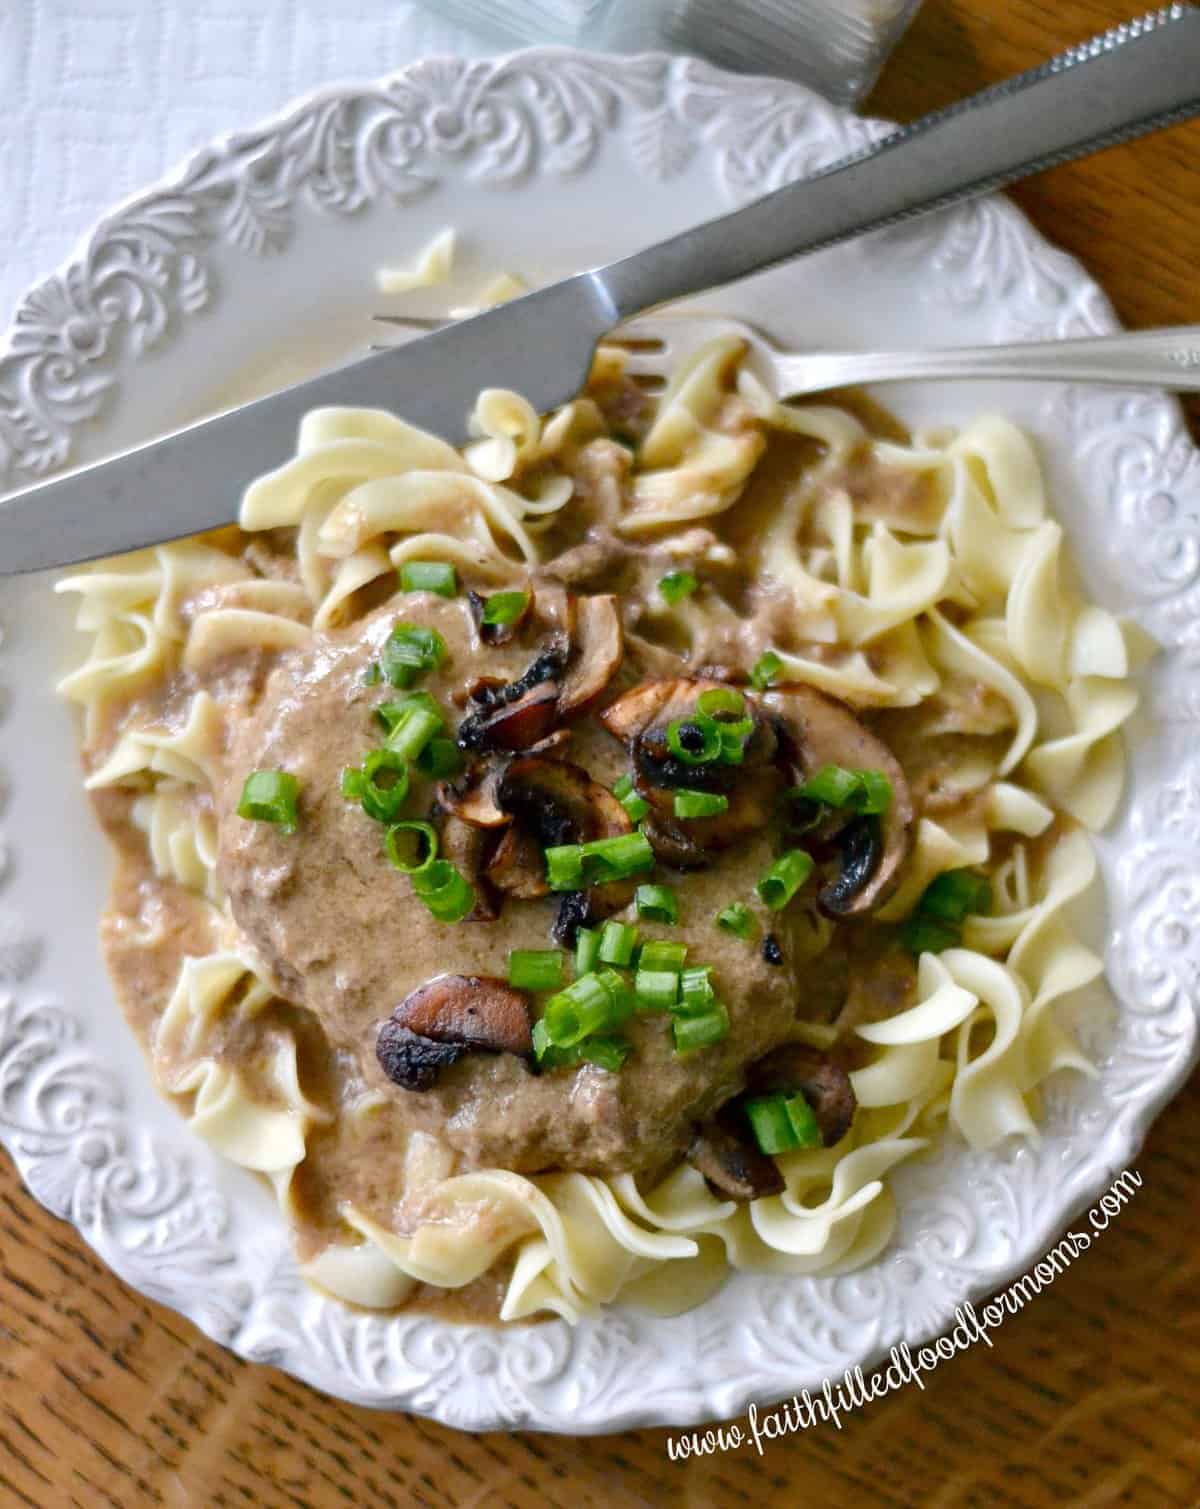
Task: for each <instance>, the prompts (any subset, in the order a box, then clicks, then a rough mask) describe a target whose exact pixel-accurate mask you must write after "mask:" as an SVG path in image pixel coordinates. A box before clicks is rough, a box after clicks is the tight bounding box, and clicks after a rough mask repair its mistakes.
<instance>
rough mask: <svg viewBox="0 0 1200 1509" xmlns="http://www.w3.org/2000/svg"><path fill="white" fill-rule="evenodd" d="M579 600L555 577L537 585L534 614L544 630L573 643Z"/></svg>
mask: <svg viewBox="0 0 1200 1509" xmlns="http://www.w3.org/2000/svg"><path fill="white" fill-rule="evenodd" d="M577 605H578V599H577V598H576V597H575V594H574V593H573V592H568V591H567V588H566V585H565V584H564V583H563V582H561V581H558V580H556V579H555V578H553V577H547V578H546V579H545V580H543V581H540V582H538V583H536V585H535V586H534V589H533V612H534V616H535V617H536V618H537V621H538V623H540V624H541V625H542V626H543V627H544V628H546V629H548V630H549V631H550V632H551V633H552V634H554V635H555V636H556V637H561V638H563V639H565V640H566V641H567V643H568V644H570V643H571V641H572V639H573V638H574V635H575V614H576V610H577Z"/></svg>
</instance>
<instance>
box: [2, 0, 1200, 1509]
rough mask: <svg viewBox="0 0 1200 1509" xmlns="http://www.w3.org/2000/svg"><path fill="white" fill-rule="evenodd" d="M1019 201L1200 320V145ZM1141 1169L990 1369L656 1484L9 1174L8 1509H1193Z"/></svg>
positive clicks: (646, 1453)
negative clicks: (77, 1217)
mask: <svg viewBox="0 0 1200 1509" xmlns="http://www.w3.org/2000/svg"><path fill="white" fill-rule="evenodd" d="M1138 3H1139V0H1058V3H1056V4H1048V3H1044V0H926V4H925V8H924V10H923V12H922V14H921V16H920V18H919V19H918V21H917V23H916V25H915V26H914V27H913V29H912V31H911V33H910V34H909V36H908V37H907V38H906V40H905V41H904V43H903V44H902V46H901V47H900V49H899V50H898V52H897V54H896V56H895V57H894V59H893V60H892V62H891V64H890V65H889V68H888V71H887V75H886V77H885V79H884V81H883V83H882V84H881V86H880V88H879V89H878V90H877V91H876V93H875V95H874V97H873V99H872V100H871V107H872V108H873V109H874V110H875V111H876V113H879V114H883V115H890V116H894V117H896V118H899V119H901V120H904V119H909V118H911V117H913V116H915V115H918V114H921V113H923V112H924V111H926V110H929V109H933V108H935V107H937V106H940V105H943V104H945V103H947V102H948V101H950V100H952V99H954V98H956V97H957V96H959V95H961V94H964V93H967V92H969V91H971V90H974V89H977V88H980V87H982V86H983V85H986V84H990V83H992V82H994V81H995V80H997V79H999V78H1002V77H1003V76H1005V75H1006V74H1009V73H1012V72H1015V71H1017V70H1018V69H1022V68H1026V67H1029V66H1030V65H1031V64H1033V63H1036V62H1038V61H1040V60H1042V59H1043V58H1044V57H1045V56H1046V55H1047V54H1048V53H1050V52H1053V51H1056V50H1058V49H1059V48H1061V47H1063V46H1065V45H1067V44H1068V43H1071V42H1075V41H1078V40H1080V39H1082V38H1084V37H1086V36H1088V35H1090V34H1091V33H1093V32H1097V31H1100V30H1102V29H1103V28H1105V27H1107V26H1109V25H1112V24H1113V23H1114V22H1117V21H1119V20H1122V19H1124V18H1125V16H1127V15H1128V14H1129V13H1130V11H1132V10H1134V9H1136V7H1137V5H1138ZM1141 3H1147V0H1141ZM1016 198H1017V199H1018V201H1019V202H1020V204H1021V205H1022V207H1023V208H1024V209H1025V210H1026V211H1027V212H1028V213H1029V214H1030V216H1031V217H1032V218H1033V219H1034V220H1035V221H1036V222H1037V224H1038V225H1039V226H1041V227H1042V228H1043V230H1045V231H1046V232H1047V234H1048V235H1049V236H1050V237H1052V238H1053V239H1054V240H1055V241H1057V242H1058V243H1059V244H1060V245H1062V246H1064V247H1066V248H1067V249H1068V250H1070V251H1072V252H1074V253H1075V254H1076V255H1077V256H1079V257H1080V258H1081V259H1082V260H1083V261H1084V262H1085V263H1086V264H1087V265H1088V267H1089V268H1090V269H1091V271H1092V272H1093V273H1094V274H1095V275H1096V277H1097V278H1098V279H1099V280H1100V281H1101V282H1102V283H1103V284H1104V285H1105V287H1106V288H1107V289H1108V290H1109V292H1110V293H1111V295H1112V297H1113V299H1114V301H1115V303H1116V306H1117V309H1118V310H1119V312H1120V314H1121V316H1122V318H1123V319H1124V320H1125V321H1126V322H1127V323H1128V324H1130V325H1156V324H1167V323H1170V322H1177V321H1185V320H1187V321H1193V322H1197V321H1200V283H1198V280H1197V271H1198V267H1200V125H1197V124H1193V125H1190V126H1187V127H1183V128H1177V129H1175V130H1174V131H1172V132H1170V133H1168V134H1166V135H1163V136H1159V137H1157V138H1155V139H1153V140H1150V141H1145V142H1140V143H1137V144H1135V145H1133V146H1129V147H1124V148H1120V149H1117V150H1115V151H1112V152H1109V153H1107V154H1105V155H1104V156H1103V157H1101V158H1099V159H1096V160H1093V161H1091V162H1087V163H1083V164H1078V165H1074V166H1070V167H1066V168H1061V169H1059V170H1058V171H1056V172H1054V173H1050V174H1047V175H1045V176H1044V177H1042V178H1039V179H1038V180H1037V181H1036V182H1034V183H1032V184H1030V185H1028V186H1026V187H1024V188H1022V189H1019V190H1018V191H1017V194H1016ZM1191 413H1192V417H1193V419H1194V420H1196V419H1200V406H1196V405H1193V407H1192V410H1191ZM1137 1168H1138V1170H1139V1171H1140V1173H1141V1175H1142V1177H1143V1180H1144V1183H1143V1187H1142V1189H1141V1191H1140V1192H1139V1193H1138V1194H1137V1196H1136V1198H1135V1200H1134V1201H1133V1204H1132V1205H1131V1206H1130V1208H1129V1209H1127V1210H1126V1211H1125V1212H1124V1213H1123V1214H1122V1215H1121V1217H1120V1218H1119V1219H1118V1220H1116V1221H1115V1222H1114V1223H1113V1225H1112V1227H1111V1228H1110V1230H1109V1231H1108V1232H1107V1233H1106V1235H1105V1237H1104V1240H1103V1241H1098V1242H1097V1243H1095V1244H1094V1246H1093V1247H1092V1249H1091V1250H1090V1251H1089V1252H1088V1253H1087V1254H1086V1255H1085V1256H1084V1257H1082V1258H1081V1259H1080V1261H1079V1262H1077V1263H1076V1264H1075V1265H1074V1266H1073V1267H1071V1268H1070V1270H1069V1271H1068V1272H1067V1273H1066V1274H1065V1275H1064V1276H1062V1277H1060V1278H1059V1279H1058V1280H1057V1281H1056V1283H1055V1284H1054V1288H1053V1291H1052V1292H1051V1293H1049V1294H1046V1295H1043V1296H1042V1297H1041V1298H1039V1299H1037V1300H1035V1301H1034V1302H1033V1303H1031V1304H1030V1305H1028V1306H1027V1307H1026V1308H1025V1309H1024V1310H1023V1311H1022V1312H1021V1314H1020V1315H1018V1316H1017V1317H1015V1318H1011V1319H1008V1320H1007V1321H1006V1322H1005V1324H1004V1326H1003V1327H1002V1329H1001V1331H1000V1332H999V1333H998V1334H997V1336H996V1345H995V1348H994V1350H991V1351H989V1350H987V1349H986V1348H985V1347H982V1346H977V1347H975V1348H974V1349H972V1350H971V1351H969V1352H967V1353H965V1354H964V1355H961V1356H959V1357H957V1358H955V1360H954V1361H953V1362H952V1363H950V1364H949V1365H946V1366H944V1367H942V1368H939V1369H938V1371H937V1372H936V1373H935V1374H934V1375H933V1376H932V1378H931V1379H930V1381H929V1383H928V1387H927V1390H926V1391H925V1392H924V1393H921V1392H919V1391H918V1390H917V1389H916V1388H914V1387H911V1386H910V1387H908V1388H906V1389H903V1390H901V1391H899V1392H897V1393H893V1394H890V1395H888V1396H886V1397H885V1398H884V1399H883V1400H881V1401H878V1402H876V1403H874V1404H871V1405H869V1406H868V1407H867V1408H865V1409H864V1410H861V1411H859V1412H858V1413H857V1414H856V1415H855V1416H854V1417H853V1418H851V1419H849V1420H847V1422H846V1423H845V1427H844V1429H842V1430H841V1431H840V1432H839V1431H836V1430H834V1429H833V1427H832V1426H827V1427H820V1428H815V1429H813V1430H811V1431H807V1432H805V1433H803V1434H801V1435H797V1436H793V1437H789V1438H787V1439H785V1440H784V1441H781V1442H777V1443H776V1444H774V1445H768V1446H767V1448H766V1452H765V1455H764V1456H763V1457H761V1458H759V1457H758V1456H756V1455H755V1453H754V1452H753V1450H752V1449H748V1448H744V1449H743V1450H742V1451H740V1452H737V1453H733V1454H730V1455H721V1456H717V1457H710V1458H706V1459H702V1460H700V1461H695V1462H691V1463H687V1464H673V1463H670V1462H669V1461H668V1460H667V1455H666V1447H665V1433H664V1432H662V1431H657V1430H648V1431H635V1432H631V1433H629V1434H626V1435H621V1436H612V1437H608V1438H600V1439H590V1440H588V1439H585V1440H570V1439H565V1438H558V1437H547V1436H536V1435H489V1436H478V1437H472V1436H465V1435H460V1434H457V1433H456V1432H454V1431H451V1430H444V1429H442V1428H440V1427H438V1426H435V1425H429V1424H426V1423H425V1422H424V1421H421V1420H413V1419H409V1418H407V1417H404V1416H398V1417H397V1416H385V1415H380V1414H376V1413H373V1412H371V1411H370V1410H364V1409H355V1408H352V1407H350V1406H349V1405H345V1404H338V1403H335V1402H334V1401H332V1400H329V1399H325V1398H322V1397H320V1396H318V1395H317V1394H314V1393H312V1392H311V1391H310V1390H309V1389H307V1388H305V1387H304V1386H303V1385H301V1384H298V1383H294V1382H292V1381H291V1380H290V1379H288V1378H285V1377H283V1376H282V1375H281V1374H279V1373H276V1372H274V1371H273V1370H272V1369H270V1368H266V1367H257V1366H249V1365H247V1364H245V1363H242V1362H238V1361H236V1360H235V1359H234V1358H233V1357H231V1356H229V1355H228V1353H226V1352H224V1351H222V1350H221V1348H219V1347H217V1346H214V1345H213V1344H212V1343H211V1342H208V1341H206V1340H204V1338H203V1337H201V1336H200V1335H199V1333H198V1332H197V1331H195V1330H194V1329H193V1328H192V1327H191V1326H190V1325H189V1324H188V1323H187V1322H186V1321H183V1320H181V1319H180V1318H179V1317H178V1316H176V1315H174V1314H173V1313H172V1312H171V1311H170V1310H165V1309H163V1308H161V1307H160V1306H158V1305H154V1304H150V1303H147V1301H145V1300H143V1299H141V1298H140V1297H139V1296H138V1295H136V1294H133V1293H131V1292H130V1291H129V1290H128V1289H126V1288H125V1287H124V1285H122V1284H121V1283H119V1282H118V1281H117V1280H116V1279H114V1278H112V1277H111V1276H110V1275H109V1273H108V1272H107V1271H106V1270H105V1269H104V1268H103V1267H102V1266H101V1265H100V1264H99V1263H98V1262H97V1261H96V1259H95V1258H94V1257H93V1256H92V1255H91V1253H90V1252H89V1251H88V1250H87V1248H86V1247H85V1246H84V1244H83V1243H82V1242H81V1241H80V1239H79V1238H78V1237H77V1236H76V1235H75V1233H74V1231H73V1230H72V1229H71V1228H70V1227H67V1226H65V1225H62V1224H61V1223H60V1222H58V1221H55V1220H53V1219H52V1218H51V1217H50V1216H48V1215H47V1214H46V1213H45V1212H44V1211H43V1210H42V1208H41V1207H40V1206H39V1205H38V1204H37V1203H36V1201H34V1200H33V1199H32V1198H31V1197H30V1196H29V1195H28V1194H27V1193H26V1192H25V1191H24V1189H23V1188H22V1187H21V1186H20V1184H19V1183H18V1182H17V1179H16V1177H15V1176H14V1174H13V1172H12V1169H11V1166H10V1165H9V1164H8V1162H7V1160H6V1159H5V1160H2V1166H0V1509H9V1506H10V1505H18V1504H23V1505H32V1506H36V1509H59V1506H60V1505H61V1506H65V1505H81V1506H86V1509H93V1506H101V1505H113V1506H117V1509H134V1506H141V1505H152V1504H154V1505H157V1504H168V1505H203V1506H206V1509H207V1506H209V1505H228V1506H242V1505H266V1506H276V1505H278V1506H293V1509H302V1506H314V1509H315V1506H319V1509H333V1506H337V1505H358V1504H363V1505H371V1506H372V1509H376V1506H380V1509H382V1506H388V1509H392V1506H403V1505H408V1504H422V1505H457V1506H467V1505H471V1506H480V1509H482V1506H488V1509H492V1506H495V1509H499V1506H502V1505H521V1506H524V1505H533V1504H541V1503H547V1502H548V1503H553V1504H563V1505H570V1506H571V1509H586V1506H589V1505H603V1506H612V1505H626V1504H630V1505H635V1504H644V1505H654V1506H657V1505H662V1504H666V1503H679V1504H686V1505H696V1506H709V1505H739V1504H746V1505H750V1504H760V1503H764V1502H766V1501H768V1500H774V1501H775V1502H778V1503H780V1504H782V1505H791V1504H796V1503H800V1504H806V1503H815V1504H820V1505H822V1506H824V1505H833V1506H841V1505H858V1504H874V1505H910V1504H921V1505H930V1506H934V1505H936V1506H939V1509H948V1506H950V1505H981V1506H983V1505H986V1506H988V1509H991V1506H996V1505H1007V1504H1021V1505H1024V1504H1032V1505H1041V1504H1051V1503H1053V1504H1076V1505H1081V1506H1082V1505H1088V1506H1099V1505H1108V1504H1134V1505H1152V1506H1159V1505H1174V1504H1198V1503H1200V1298H1198V1295H1200V1220H1198V1219H1197V1210H1198V1209H1200V1085H1197V1084H1196V1083H1195V1082H1193V1083H1192V1084H1191V1085H1190V1086H1189V1087H1188V1088H1187V1089H1186V1090H1185V1091H1184V1093H1183V1094H1182V1095H1181V1096H1180V1097H1179V1099H1178V1100H1177V1101H1176V1102H1175V1103H1174V1105H1172V1106H1171V1107H1170V1108H1169V1109H1168V1110H1167V1111H1166V1112H1165V1113H1164V1115H1163V1116H1162V1118H1161V1120H1160V1121H1159V1123H1158V1125H1157V1126H1156V1127H1155V1129H1154V1131H1153V1133H1152V1135H1151V1137H1150V1140H1149V1143H1148V1145H1147V1147H1146V1149H1145V1152H1144V1154H1143V1156H1142V1157H1141V1158H1140V1159H1139V1160H1138V1163H1137ZM635 1386H636V1385H635Z"/></svg>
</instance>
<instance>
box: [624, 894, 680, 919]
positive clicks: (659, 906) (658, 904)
mask: <svg viewBox="0 0 1200 1509" xmlns="http://www.w3.org/2000/svg"><path fill="white" fill-rule="evenodd" d="M633 900H634V905H635V906H636V907H637V913H638V916H639V917H645V918H646V920H647V921H648V922H670V923H676V922H678V921H679V902H678V900H677V899H676V896H675V892H674V891H673V890H672V889H671V887H670V886H669V885H640V886H638V888H637V890H636V891H635V892H634V895H633Z"/></svg>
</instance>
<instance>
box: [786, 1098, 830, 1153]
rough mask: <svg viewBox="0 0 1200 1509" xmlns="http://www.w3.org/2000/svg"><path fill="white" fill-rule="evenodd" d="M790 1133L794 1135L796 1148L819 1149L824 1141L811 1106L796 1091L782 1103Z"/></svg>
mask: <svg viewBox="0 0 1200 1509" xmlns="http://www.w3.org/2000/svg"><path fill="white" fill-rule="evenodd" d="M783 1104H784V1109H785V1110H786V1111H787V1114H788V1120H789V1121H790V1122H791V1124H792V1131H793V1132H794V1133H795V1134H796V1146H797V1147H820V1146H821V1143H822V1141H823V1140H824V1139H823V1138H822V1136H821V1128H820V1125H819V1124H818V1122H817V1118H816V1114H815V1113H814V1111H813V1108H812V1106H810V1105H809V1103H808V1101H807V1100H805V1098H804V1096H803V1095H801V1094H800V1093H799V1092H798V1091H797V1093H796V1094H795V1095H789V1096H788V1098H787V1099H786V1100H785V1101H784V1103H783Z"/></svg>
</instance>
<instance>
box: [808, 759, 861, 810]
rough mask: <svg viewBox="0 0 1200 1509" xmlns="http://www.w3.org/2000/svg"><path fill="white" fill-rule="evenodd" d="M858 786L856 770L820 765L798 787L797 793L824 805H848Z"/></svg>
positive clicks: (839, 766)
mask: <svg viewBox="0 0 1200 1509" xmlns="http://www.w3.org/2000/svg"><path fill="white" fill-rule="evenodd" d="M858 786H859V781H858V772H857V771H855V770H845V769H843V768H842V766H841V765H822V766H821V768H820V770H818V771H815V772H814V773H813V774H812V775H810V776H809V778H808V780H807V781H805V782H804V784H803V786H801V787H800V788H799V794H800V795H801V796H803V797H807V798H808V800H809V801H810V802H823V803H824V805H825V806H826V807H848V806H849V805H850V803H851V801H852V800H853V799H854V797H855V795H856V794H857V792H858Z"/></svg>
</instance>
